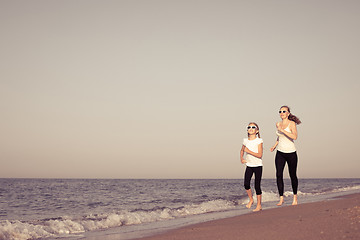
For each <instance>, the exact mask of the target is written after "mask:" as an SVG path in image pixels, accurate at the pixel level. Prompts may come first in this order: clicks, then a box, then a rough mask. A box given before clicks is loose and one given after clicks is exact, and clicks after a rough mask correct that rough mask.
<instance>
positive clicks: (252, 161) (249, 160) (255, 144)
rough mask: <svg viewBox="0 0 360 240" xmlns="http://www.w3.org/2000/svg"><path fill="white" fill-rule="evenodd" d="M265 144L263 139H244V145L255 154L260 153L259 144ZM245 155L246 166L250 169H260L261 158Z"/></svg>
mask: <svg viewBox="0 0 360 240" xmlns="http://www.w3.org/2000/svg"><path fill="white" fill-rule="evenodd" d="M261 143H263V140H262V139H261V138H258V137H257V138H255V139H254V140H249V139H248V138H244V141H243V145H244V146H245V147H247V148H248V149H249V150H250V151H252V152H254V153H258V151H259V144H261ZM244 154H245V160H246V166H248V167H260V166H262V165H263V164H262V160H261V158H257V157H255V156H253V155H251V154H248V153H246V152H244Z"/></svg>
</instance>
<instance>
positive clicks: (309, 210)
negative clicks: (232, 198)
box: [114, 193, 360, 240]
mask: <svg viewBox="0 0 360 240" xmlns="http://www.w3.org/2000/svg"><path fill="white" fill-rule="evenodd" d="M114 239H115V238H114ZM209 239H221V240H237V239H238V240H241V239H252V240H263V239H267V240H275V239H276V240H277V239H291V240H293V239H294V240H297V239H299V240H300V239H301V240H303V239H308V240H312V239H313V240H315V239H316V240H318V239H324V240H325V239H330V240H331V239H334V240H335V239H336V240H337V239H360V193H355V194H350V195H343V196H340V197H335V198H332V199H330V200H324V201H320V202H310V203H302V204H299V205H297V206H291V205H290V206H289V205H287V206H282V207H276V208H271V209H265V210H262V211H260V212H256V213H247V214H244V215H239V216H236V217H229V218H224V219H218V220H212V221H208V222H204V223H198V224H193V225H189V226H185V227H181V228H179V229H174V230H169V231H167V232H164V233H160V234H156V235H153V236H148V237H142V238H136V240H209Z"/></svg>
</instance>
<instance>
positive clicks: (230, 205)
mask: <svg viewBox="0 0 360 240" xmlns="http://www.w3.org/2000/svg"><path fill="white" fill-rule="evenodd" d="M358 189H360V186H355V187H346V188H341V189H336V190H332V192H334V191H338V192H341V191H351V190H358ZM322 194H325V193H322ZM291 195H292V192H285V193H284V196H285V197H288V196H291ZM298 195H318V193H303V192H300V191H299V192H298ZM277 200H278V194H277V193H275V192H272V191H270V192H263V193H262V202H273V201H277ZM247 202H248V198H247V196H243V197H240V198H236V199H232V200H225V199H217V200H211V201H205V202H201V203H197V204H195V203H194V204H186V205H183V206H181V207H177V208H169V207H163V208H157V209H151V210H143V209H137V210H134V211H118V212H113V213H107V214H106V213H104V214H90V215H87V216H80V217H70V216H63V217H58V218H52V219H43V220H36V221H18V220H15V221H9V220H3V221H0V240H15V239H16V240H27V239H38V238H50V237H53V238H54V237H70V236H72V235H77V236H78V235H79V234H81V233H84V232H86V231H94V230H104V229H108V228H113V227H121V226H126V225H134V224H142V223H150V222H156V221H164V220H170V219H175V218H180V217H187V216H191V215H198V214H205V213H211V212H221V211H228V210H233V209H236V207H238V206H239V205H244V204H247Z"/></svg>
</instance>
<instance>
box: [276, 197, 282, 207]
mask: <svg viewBox="0 0 360 240" xmlns="http://www.w3.org/2000/svg"><path fill="white" fill-rule="evenodd" d="M283 203H284V197H283V196H281V197H280V201H279V203H278V204H276V205H277V206H281V205H283Z"/></svg>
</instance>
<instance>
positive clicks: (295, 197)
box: [292, 194, 298, 205]
mask: <svg viewBox="0 0 360 240" xmlns="http://www.w3.org/2000/svg"><path fill="white" fill-rule="evenodd" d="M297 204H298V201H297V195H296V194H295V195H294V200H293V203H292V205H297Z"/></svg>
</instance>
